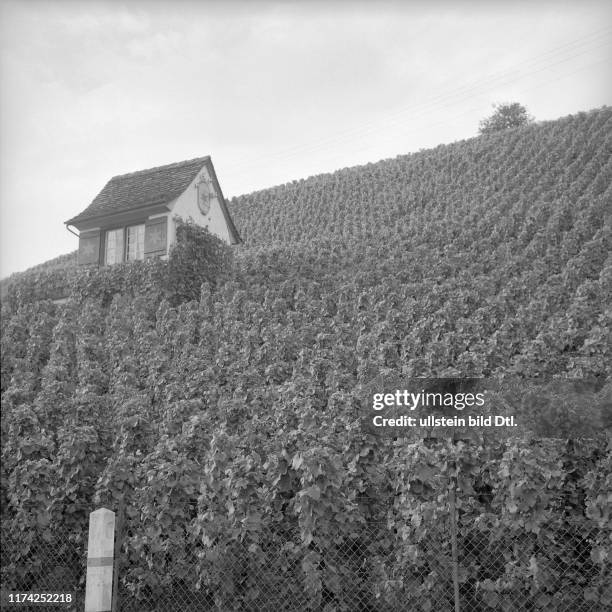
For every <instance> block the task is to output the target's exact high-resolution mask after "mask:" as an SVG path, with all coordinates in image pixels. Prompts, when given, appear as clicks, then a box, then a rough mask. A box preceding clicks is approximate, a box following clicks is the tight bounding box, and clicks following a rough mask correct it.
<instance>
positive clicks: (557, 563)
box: [1, 504, 612, 612]
mask: <svg viewBox="0 0 612 612" xmlns="http://www.w3.org/2000/svg"><path fill="white" fill-rule="evenodd" d="M405 527H407V526H402V525H401V524H398V523H397V522H395V525H394V526H390V524H389V523H388V522H387V521H368V522H364V523H361V524H355V525H352V526H351V529H350V530H348V535H347V530H346V529H341V530H340V529H339V530H338V534H343V535H338V537H335V538H329V537H326V538H322V537H321V538H317V537H316V535H315V537H314V538H313V540H312V542H310V543H309V544H308V545H305V544H304V542H303V541H302V539H301V537H300V534H299V532H298V530H297V529H291V528H288V527H287V524H286V523H284V522H283V523H279V524H278V525H276V526H275V527H271V526H266V527H257V528H256V529H252V530H247V531H246V532H243V533H242V534H239V535H237V536H236V537H235V538H231V537H224V538H223V539H222V541H221V539H219V541H217V542H215V541H212V542H210V541H209V542H207V544H206V545H204V543H203V542H202V537H201V535H198V534H197V533H196V532H195V531H190V530H189V527H188V526H177V525H172V526H171V528H169V529H168V530H167V533H164V532H163V531H162V533H161V538H160V537H156V538H155V541H154V540H153V539H150V538H147V534H146V530H145V528H144V527H143V526H142V525H139V524H137V523H136V522H134V521H131V522H128V523H126V524H125V526H123V527H121V521H119V530H118V537H119V538H120V546H119V550H120V553H119V555H118V557H117V560H116V561H117V563H118V565H117V568H118V572H119V581H118V584H119V588H118V593H117V602H116V610H121V611H122V612H170V611H186V612H189V611H196V610H198V611H207V610H211V611H212V610H215V611H218V612H234V611H236V612H238V611H241V612H242V611H252V612H290V611H296V612H297V611H302V610H307V611H313V612H315V611H316V612H345V611H346V612H395V611H400V610H401V611H406V610H409V611H413V610H414V611H428V610H431V611H445V610H448V611H449V612H450V611H458V610H461V611H466V612H471V611H473V612H475V611H493V610H499V611H522V610H542V611H561V612H563V611H567V612H569V611H570V610H571V611H577V612H582V611H584V612H587V611H589V612H591V611H597V612H599V611H602V612H603V611H604V610H609V609H612V565H611V561H612V527H610V528H609V529H602V528H601V527H598V526H597V525H595V524H594V523H593V522H591V521H589V520H588V519H586V518H585V517H574V518H571V517H569V516H568V517H559V516H556V518H555V519H554V520H551V522H550V523H549V524H546V525H543V526H541V527H540V528H539V529H537V530H529V529H526V528H525V526H524V525H521V524H519V522H517V524H516V526H513V527H512V528H509V527H507V526H505V527H504V526H501V524H500V521H499V517H497V516H495V515H493V514H481V515H479V516H477V517H474V516H473V515H469V514H463V511H462V509H461V505H460V504H459V505H458V508H457V509H456V510H455V511H454V512H448V513H446V515H441V517H440V516H439V517H437V518H436V519H435V520H432V521H431V523H430V524H428V525H422V528H421V530H420V535H419V537H418V538H416V539H410V538H408V537H407V536H406V534H407V533H408V532H409V531H410V530H408V529H406V528H405ZM328 533H329V529H328ZM453 534H456V535H455V537H453ZM158 536H159V533H158ZM160 542H161V543H162V544H161V545H160ZM86 548H87V525H84V527H83V532H82V533H78V534H77V533H68V532H66V531H62V530H61V529H55V530H53V529H49V528H46V529H44V530H32V531H31V532H22V533H13V532H11V531H10V530H9V529H8V528H7V524H6V523H3V527H2V553H1V554H2V589H3V590H4V591H13V592H32V591H35V592H59V593H61V592H71V593H73V594H74V595H75V599H74V601H73V603H72V604H70V605H66V604H64V605H63V606H56V607H49V608H47V609H55V610H58V609H62V610H69V611H71V612H72V611H76V610H78V611H79V612H82V610H83V609H84V591H85V575H86V565H87V559H86V555H87V550H86ZM30 608H31V609H32V610H41V609H44V606H40V605H38V606H30V607H28V606H24V605H20V606H19V609H20V610H28V609H30ZM7 609H10V608H7ZM15 609H17V606H15Z"/></svg>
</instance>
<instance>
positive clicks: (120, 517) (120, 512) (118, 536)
mask: <svg viewBox="0 0 612 612" xmlns="http://www.w3.org/2000/svg"><path fill="white" fill-rule="evenodd" d="M124 512H125V502H124V501H123V499H122V500H121V501H120V502H119V507H118V508H117V520H116V527H115V564H114V567H113V599H112V603H111V612H117V610H118V609H119V608H118V605H119V593H118V591H119V564H120V557H121V545H122V544H123V524H124Z"/></svg>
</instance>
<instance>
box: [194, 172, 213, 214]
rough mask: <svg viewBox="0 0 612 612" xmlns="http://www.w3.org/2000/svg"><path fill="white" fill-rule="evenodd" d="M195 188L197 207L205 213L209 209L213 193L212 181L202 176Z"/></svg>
mask: <svg viewBox="0 0 612 612" xmlns="http://www.w3.org/2000/svg"><path fill="white" fill-rule="evenodd" d="M196 188H197V190H198V208H199V209H200V212H201V213H202V214H203V215H207V214H208V213H209V211H210V201H211V200H212V199H213V197H214V195H215V192H214V189H213V186H212V181H211V180H210V179H209V178H208V177H206V176H202V177H201V178H200V181H199V182H198V184H197V185H196Z"/></svg>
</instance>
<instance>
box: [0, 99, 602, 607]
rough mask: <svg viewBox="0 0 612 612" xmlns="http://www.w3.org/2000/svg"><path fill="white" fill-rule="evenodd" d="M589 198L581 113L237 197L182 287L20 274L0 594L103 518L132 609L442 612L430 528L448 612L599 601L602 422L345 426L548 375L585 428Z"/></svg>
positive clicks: (8, 390) (5, 386)
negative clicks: (211, 257) (523, 428)
mask: <svg viewBox="0 0 612 612" xmlns="http://www.w3.org/2000/svg"><path fill="white" fill-rule="evenodd" d="M611 202H612V109H611V108H608V107H604V108H602V109H599V110H595V111H591V112H588V113H581V114H578V115H573V116H569V117H566V118H562V119H559V120H557V121H552V122H546V123H541V124H533V125H529V126H526V127H523V128H516V129H510V130H506V131H504V132H500V133H497V134H491V135H487V136H482V137H479V138H474V139H471V140H467V141H463V142H458V143H454V144H451V145H444V146H439V147H437V148H435V149H432V150H427V151H421V152H418V153H413V154H410V155H406V156H401V157H397V158H395V159H390V160H384V161H380V162H377V163H372V164H368V165H366V166H360V167H356V168H348V169H343V170H339V171H337V172H335V173H333V174H326V175H320V176H315V177H311V178H308V179H304V180H300V181H295V182H293V183H290V184H286V185H282V186H279V187H274V188H271V189H266V190H263V191H259V192H256V193H252V194H249V195H244V196H240V197H237V198H234V199H232V200H231V202H230V203H229V205H230V210H231V213H232V216H233V218H234V220H235V221H236V225H237V226H238V230H239V232H240V234H241V236H242V238H243V239H244V242H245V244H244V245H243V246H240V247H234V248H232V249H231V251H230V250H229V249H225V248H224V247H222V246H221V245H214V244H213V242H214V241H213V239H212V238H211V237H210V236H204V238H202V239H203V240H204V241H205V242H206V244H207V245H209V247H207V248H209V249H210V252H211V253H212V252H214V253H215V257H216V259H215V265H212V264H211V267H210V268H208V269H207V270H205V272H204V273H203V275H202V277H200V276H198V274H199V272H198V271H194V270H192V269H186V268H185V266H184V265H179V264H180V261H183V264H184V261H185V260H184V259H183V260H180V258H175V260H173V261H171V262H170V263H169V264H168V265H169V266H170V268H168V267H165V268H163V270H161V268H160V266H161V265H162V264H159V263H156V262H150V261H147V262H136V263H131V264H123V265H120V266H117V267H116V268H114V269H112V270H108V269H107V270H100V271H91V270H78V269H77V268H76V266H75V259H74V255H73V254H71V255H67V256H64V258H60V259H58V260H55V261H54V262H52V263H50V265H49V266H44V265H42V266H39V267H38V268H37V269H33V270H31V271H29V272H27V273H23V274H20V275H16V276H15V277H14V278H13V279H12V282H11V283H10V285H9V286H8V287H7V286H5V287H4V288H3V293H4V294H5V296H4V298H3V305H2V309H3V310H2V330H1V333H2V380H1V386H2V468H1V469H2V474H1V486H2V491H1V495H2V532H3V539H6V538H9V537H10V541H11V543H12V544H11V546H10V549H8V548H7V547H6V546H4V552H3V553H2V565H3V568H2V572H3V575H2V581H3V585H10V586H11V587H12V588H15V589H17V588H20V589H25V588H30V587H31V588H32V589H34V587H36V586H40V588H46V584H47V583H45V579H46V580H47V582H48V581H49V577H48V576H46V575H42V574H41V576H42V577H40V580H41V583H40V584H38V585H37V584H35V582H34V578H33V576H34V574H35V573H36V572H35V570H36V568H38V570H40V572H42V569H41V566H42V565H43V563H42V562H41V559H40V550H41V547H42V546H47V545H53V546H56V547H58V548H62V547H64V548H65V549H66V550H69V549H70V550H72V548H71V547H75V546H76V547H81V548H82V546H83V542H84V541H86V538H87V520H88V515H89V512H90V511H91V510H93V509H95V508H96V507H99V506H100V505H103V506H106V507H108V508H111V509H117V508H119V507H121V508H123V511H124V513H125V538H124V542H123V562H122V565H123V570H122V573H121V584H120V589H121V590H122V592H123V593H124V594H125V597H126V601H127V600H128V599H129V600H130V601H132V602H133V606H134V608H133V609H135V610H143V611H144V610H164V609H168V610H171V609H184V610H187V609H190V608H189V607H188V605H187V604H186V603H184V604H181V605H178V604H177V603H176V601H177V600H175V603H174V605H172V604H171V603H168V602H167V598H168V597H169V595H168V594H169V593H186V592H189V593H195V592H197V593H200V594H201V597H203V599H201V600H200V603H199V604H198V605H197V606H196V605H195V604H194V607H193V609H194V610H195V609H199V610H206V609H210V610H287V611H288V610H321V611H325V612H332V611H338V612H339V611H344V610H346V611H350V610H363V611H366V610H380V611H381V612H385V611H387V610H390V611H391V610H396V609H397V610H399V609H402V610H403V609H409V610H446V609H449V610H450V609H453V608H452V602H453V592H452V580H451V574H450V569H449V567H450V565H449V559H450V557H451V550H450V547H449V544H448V533H449V531H448V530H449V517H450V513H451V511H452V512H453V513H455V512H456V517H457V530H458V533H457V538H458V542H459V551H458V555H459V565H460V567H459V582H460V584H461V598H462V600H463V601H464V606H465V608H464V609H466V610H520V609H529V610H604V609H608V606H612V587H611V584H612V580H611V568H612V543H611V542H612V540H611V537H612V528H611V525H612V438H611V437H610V434H609V429H610V426H612V418H609V416H610V415H609V414H608V416H606V411H605V409H602V410H601V414H602V415H603V416H602V417H601V418H602V420H601V423H600V425H601V427H600V428H599V429H600V431H601V432H602V433H601V435H600V437H595V438H592V439H588V440H572V439H571V437H570V436H571V432H565V435H563V436H561V435H560V438H559V439H556V440H551V439H547V440H538V439H534V438H525V439H523V440H514V441H506V442H499V443H497V444H486V445H485V444H468V443H463V442H461V443H453V442H451V441H435V442H432V443H427V442H426V441H422V442H420V443H412V444H404V443H402V439H401V438H397V439H391V438H389V439H384V440H381V439H380V438H376V437H375V436H372V435H371V434H369V433H368V432H365V431H363V430H362V428H361V426H360V423H359V419H358V417H357V408H356V406H357V405H358V404H359V402H360V401H361V390H362V389H363V387H364V385H365V384H367V383H368V382H369V381H370V380H371V378H372V376H373V375H375V374H383V375H385V374H389V375H401V376H403V377H418V378H421V377H474V378H482V377H489V378H501V377H511V378H513V379H515V380H516V379H520V380H524V384H525V385H526V386H528V385H529V384H530V382H529V381H530V380H532V379H538V380H541V379H550V378H551V377H561V378H578V379H583V378H588V379H594V380H596V381H599V383H598V384H599V389H600V391H599V395H598V399H597V401H598V402H599V405H600V406H603V407H604V408H605V407H606V406H607V407H608V413H609V409H610V406H611V405H612V386H611V384H610V382H609V381H608V377H609V374H610V364H612V335H611V319H612V310H611V305H612V215H611V214H610V213H611V210H612V207H611ZM211 245H212V246H211ZM207 252H208V251H207ZM171 259H172V258H171ZM173 262H174V263H173ZM176 262H179V263H176ZM219 262H222V265H221V263H219ZM164 265H165V264H164ZM160 270H161V271H160ZM168 270H170V271H171V276H170V278H171V279H172V282H171V283H168V282H163V283H162V282H158V281H157V280H156V279H159V278H161V277H160V276H159V275H160V274H162V272H163V273H164V274H167V273H168ZM66 293H68V294H69V295H70V296H71V299H70V300H68V301H67V302H65V303H61V304H59V303H54V302H53V301H52V300H53V299H54V298H56V297H58V296H59V295H60V294H62V295H64V294H66ZM585 410H586V408H585ZM606 418H609V420H606ZM455 505H456V510H455ZM451 509H452V510H451ZM64 548H62V550H64ZM60 569H61V571H63V572H66V573H67V575H69V576H72V577H73V578H72V581H73V588H74V590H78V589H82V583H83V582H82V581H83V580H84V578H83V576H84V574H83V571H84V559H83V558H78V557H75V556H71V554H68V553H66V555H65V561H64V562H63V564H61V568H60ZM49 571H51V570H49ZM53 571H55V570H53ZM40 572H39V573H40ZM201 602H206V603H205V604H204V603H201ZM156 606H157V607H156ZM163 606H166V607H165V608H164V607H163ZM400 606H401V607H400ZM122 609H128V608H127V607H125V608H122Z"/></svg>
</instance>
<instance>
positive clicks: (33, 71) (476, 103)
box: [0, 0, 612, 278]
mask: <svg viewBox="0 0 612 612" xmlns="http://www.w3.org/2000/svg"><path fill="white" fill-rule="evenodd" d="M610 75H612V3H611V2H598V1H594V0H583V1H581V2H577V1H575V2H566V1H563V0H557V1H555V2H552V1H551V2H548V1H543V0H539V1H531V2H527V1H521V0H513V1H510V0H508V1H499V2H496V1H494V0H493V1H489V2H485V1H483V0H481V1H472V2H469V1H467V0H457V1H454V2H451V1H450V0H448V1H446V2H443V1H436V0H434V1H430V2H424V1H422V2H412V1H410V0H407V1H403V2H399V1H395V2H391V1H387V0H379V1H378V2H373V1H371V2H359V1H349V0H345V1H341V0H330V1H327V2H323V1H322V0H303V1H299V0H296V1H285V2H273V1H268V2H265V1H260V0H250V1H249V2H240V1H238V0H233V1H232V0H230V1H227V0H226V1H225V2H221V1H213V0H208V1H207V0H201V1H199V2H195V1H187V0H175V1H173V2H170V1H169V0H168V1H166V2H162V1H161V0H157V1H154V0H150V1H145V0H140V1H138V0H133V1H128V2H120V1H118V0H116V1H108V2H96V1H95V0H89V1H85V0H81V1H79V0H69V1H67V0H53V1H51V0H21V1H19V2H17V1H14V0H0V277H2V278H3V277H6V276H7V275H9V274H11V273H13V272H16V271H21V270H24V269H26V268H28V267H30V266H32V265H35V264H37V263H42V262H44V261H46V260H48V259H51V258H53V257H56V256H57V255H61V254H63V253H68V252H70V251H73V250H75V249H76V248H77V238H76V237H75V236H73V235H72V234H71V233H69V232H68V231H67V229H66V227H65V225H64V221H66V220H67V219H69V218H70V217H72V216H74V215H75V214H77V213H78V212H80V211H81V210H82V209H84V208H85V207H86V206H87V205H88V204H89V203H90V202H91V200H93V198H94V197H95V196H96V195H97V193H98V192H99V191H100V190H101V189H102V187H103V186H104V185H105V183H106V182H107V181H108V180H109V179H110V178H111V177H112V176H115V175H117V174H124V173H126V172H133V171H136V170H142V169H145V168H150V167H153V166H159V165H163V164H167V163H173V162H177V161H182V160H186V159H192V158H194V157H200V156H204V155H210V156H211V157H212V161H213V164H214V166H215V170H216V173H217V176H218V178H219V182H220V184H221V188H222V190H223V192H224V194H225V196H226V198H229V197H232V196H236V195H240V194H243V193H249V192H251V191H255V190H258V189H264V188H266V187H272V186H274V185H279V184H282V183H286V182H290V181H292V180H297V179H301V178H307V177H308V176H312V175H315V174H320V173H324V172H333V171H334V170H337V169H340V168H345V167H350V166H355V165H359V164H365V163H368V162H375V161H378V160H380V159H385V158H390V157H395V156H396V155H403V154H406V153H410V152H414V151H418V150H420V149H426V148H430V147H434V146H436V145H438V144H440V143H449V142H454V141H457V140H462V139H465V138H471V137H474V136H476V135H477V133H478V123H479V121H480V120H481V119H483V118H484V117H487V116H489V115H491V114H492V112H493V111H494V109H493V106H492V105H493V104H496V103H503V102H519V103H521V104H523V105H524V106H526V107H527V109H528V111H529V112H530V114H531V115H533V116H534V117H535V119H536V120H538V121H544V120H550V119H556V118H558V117H562V116H565V115H568V114H572V113H576V112H580V111H585V110H590V109H593V108H598V107H601V106H603V105H610V104H611V103H612V78H611V76H610Z"/></svg>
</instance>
